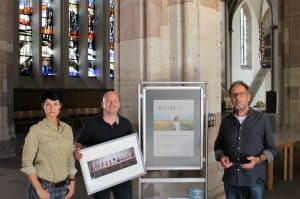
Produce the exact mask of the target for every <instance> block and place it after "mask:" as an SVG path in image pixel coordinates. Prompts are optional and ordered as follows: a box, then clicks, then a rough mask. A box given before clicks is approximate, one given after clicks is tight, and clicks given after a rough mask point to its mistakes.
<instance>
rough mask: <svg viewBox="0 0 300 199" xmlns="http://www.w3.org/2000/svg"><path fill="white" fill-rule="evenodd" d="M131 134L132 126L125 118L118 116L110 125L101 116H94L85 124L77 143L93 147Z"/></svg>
mask: <svg viewBox="0 0 300 199" xmlns="http://www.w3.org/2000/svg"><path fill="white" fill-rule="evenodd" d="M131 133H133V129H132V125H131V123H130V122H129V120H128V119H126V118H125V117H122V116H120V115H119V116H118V118H117V120H116V122H115V123H113V124H112V125H110V124H108V123H106V122H105V121H104V120H103V117H102V116H96V117H94V118H91V119H89V120H87V121H86V122H85V124H84V125H83V127H82V129H81V132H80V136H79V138H78V140H77V142H79V143H80V144H82V145H85V146H93V145H96V144H100V143H103V142H106V141H109V140H112V139H115V138H119V137H122V136H126V135H129V134H131Z"/></svg>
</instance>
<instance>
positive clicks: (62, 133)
mask: <svg viewBox="0 0 300 199" xmlns="http://www.w3.org/2000/svg"><path fill="white" fill-rule="evenodd" d="M41 103H42V108H43V110H44V112H45V118H44V119H43V120H41V121H40V122H38V123H37V124H35V125H33V126H32V127H31V128H30V130H29V133H28V135H27V136H26V138H25V144H24V148H23V155H22V168H21V171H22V172H24V173H25V174H26V175H27V178H28V180H29V182H30V185H29V187H28V190H27V199H38V198H42V199H44V198H45V199H50V198H51V199H68V198H71V196H72V195H73V194H74V191H75V174H76V172H77V170H76V168H75V160H74V158H73V149H74V146H73V133H72V129H71V127H70V126H69V125H68V124H66V123H64V122H62V121H60V120H59V118H58V115H59V112H60V109H61V107H62V104H61V97H60V95H59V94H58V93H56V92H54V91H46V92H45V93H43V95H42V96H41Z"/></svg>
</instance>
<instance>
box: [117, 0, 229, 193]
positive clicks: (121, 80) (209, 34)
mask: <svg viewBox="0 0 300 199" xmlns="http://www.w3.org/2000/svg"><path fill="white" fill-rule="evenodd" d="M119 3H120V4H119V8H120V9H119V10H118V14H117V15H118V16H119V17H118V19H119V20H120V23H119V24H120V26H119V27H118V30H117V32H118V33H119V38H117V41H118V45H117V46H116V47H117V52H118V56H119V57H118V58H117V63H118V64H117V66H116V77H115V90H116V91H118V92H120V96H121V101H122V109H121V113H122V114H123V115H125V116H127V117H128V118H129V119H130V120H131V121H132V122H133V123H134V124H135V126H136V127H138V99H137V92H138V84H139V82H141V81H148V82H151V81H159V82H163V81H207V82H208V95H207V96H208V110H209V112H210V113H216V114H217V118H218V121H217V123H218V124H219V123H220V119H221V114H220V112H221V58H220V53H221V47H220V30H221V27H220V1H219V0H181V1H177V0H153V1H152V0H151V1H150V0H149V1H148V0H145V1H141V0H121V1H119ZM217 130H218V126H216V127H213V128H210V129H209V133H208V135H209V138H208V139H209V146H208V153H209V155H208V164H209V168H208V170H209V172H208V173H209V176H208V182H209V184H208V189H209V196H210V198H216V197H218V198H221V197H222V195H223V193H224V192H223V186H222V182H221V176H222V172H223V169H221V168H220V167H219V166H218V165H219V164H218V163H216V161H215V159H214V155H213V143H214V140H215V137H216V135H217ZM210 182H213V183H210Z"/></svg>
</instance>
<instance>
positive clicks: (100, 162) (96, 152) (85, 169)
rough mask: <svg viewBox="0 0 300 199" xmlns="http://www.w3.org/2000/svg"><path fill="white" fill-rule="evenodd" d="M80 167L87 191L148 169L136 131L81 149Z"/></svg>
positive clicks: (91, 191) (139, 173) (131, 176)
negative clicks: (144, 162)
mask: <svg viewBox="0 0 300 199" xmlns="http://www.w3.org/2000/svg"><path fill="white" fill-rule="evenodd" d="M81 153H82V158H81V159H80V167H81V172H82V175H83V180H84V183H85V187H86V190H87V193H88V195H90V194H93V193H95V192H98V191H101V190H104V189H106V188H109V187H112V186H114V185H117V184H120V183H122V182H125V181H128V180H131V179H134V178H136V177H139V176H141V175H144V174H145V173H146V170H145V166H144V164H143V158H142V154H141V150H140V147H139V144H138V139H137V133H134V134H131V135H128V136H124V137H121V138H118V139H114V140H111V141H108V142H105V143H101V144H98V145H95V146H91V147H88V148H84V149H82V150H81Z"/></svg>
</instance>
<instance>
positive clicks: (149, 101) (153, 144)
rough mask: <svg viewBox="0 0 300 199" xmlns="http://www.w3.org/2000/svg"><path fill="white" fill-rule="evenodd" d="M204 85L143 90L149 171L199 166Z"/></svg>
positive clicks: (143, 118) (144, 137) (203, 146)
mask: <svg viewBox="0 0 300 199" xmlns="http://www.w3.org/2000/svg"><path fill="white" fill-rule="evenodd" d="M205 86H206V85H197V86H196V85H193V86H145V87H144V88H143V89H142V96H143V97H142V98H143V102H142V110H143V111H142V121H143V122H142V132H143V133H142V142H143V154H144V161H145V165H146V168H147V169H148V170H186V169H190V170H198V169H202V167H203V153H204V148H205V144H206V143H205V142H204V140H205V138H204V137H203V136H204V133H203V132H204V130H205V128H206V126H205V124H206V122H205V115H206V110H205V107H206V106H205V103H206V101H205V88H206V87H205Z"/></svg>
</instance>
